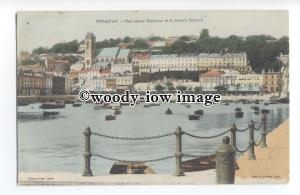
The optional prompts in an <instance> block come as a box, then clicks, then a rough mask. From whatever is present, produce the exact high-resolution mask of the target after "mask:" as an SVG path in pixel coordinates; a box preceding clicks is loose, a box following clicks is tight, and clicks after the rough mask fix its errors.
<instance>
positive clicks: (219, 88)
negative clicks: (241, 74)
mask: <svg viewBox="0 0 300 195" xmlns="http://www.w3.org/2000/svg"><path fill="white" fill-rule="evenodd" d="M215 90H217V91H227V87H226V86H224V85H219V86H216V87H215Z"/></svg>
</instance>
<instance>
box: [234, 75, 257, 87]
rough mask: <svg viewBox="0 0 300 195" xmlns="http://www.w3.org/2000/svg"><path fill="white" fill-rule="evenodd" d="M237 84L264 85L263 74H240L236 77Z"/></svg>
mask: <svg viewBox="0 0 300 195" xmlns="http://www.w3.org/2000/svg"><path fill="white" fill-rule="evenodd" d="M235 84H236V85H239V86H241V87H244V86H248V87H260V88H262V87H263V75H262V74H240V75H238V76H237V78H236V83H235Z"/></svg>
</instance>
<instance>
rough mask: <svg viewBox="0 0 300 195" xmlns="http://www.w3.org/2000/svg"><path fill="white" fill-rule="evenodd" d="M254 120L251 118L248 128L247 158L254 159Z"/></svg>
mask: <svg viewBox="0 0 300 195" xmlns="http://www.w3.org/2000/svg"><path fill="white" fill-rule="evenodd" d="M254 145H255V142H254V122H253V120H251V122H250V128H249V156H248V159H249V160H256V157H255V153H254Z"/></svg>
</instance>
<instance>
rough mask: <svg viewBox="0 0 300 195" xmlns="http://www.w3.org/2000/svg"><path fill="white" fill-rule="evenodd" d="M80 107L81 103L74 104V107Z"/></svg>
mask: <svg viewBox="0 0 300 195" xmlns="http://www.w3.org/2000/svg"><path fill="white" fill-rule="evenodd" d="M80 106H81V103H78V102H74V103H73V107H80Z"/></svg>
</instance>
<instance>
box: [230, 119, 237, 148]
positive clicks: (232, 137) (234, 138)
mask: <svg viewBox="0 0 300 195" xmlns="http://www.w3.org/2000/svg"><path fill="white" fill-rule="evenodd" d="M230 132H231V139H230V143H231V146H232V147H233V148H234V149H236V126H235V123H233V124H232V127H231V129H230Z"/></svg>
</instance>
